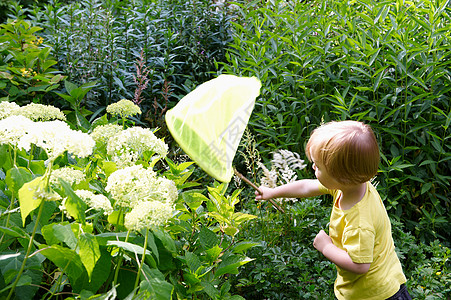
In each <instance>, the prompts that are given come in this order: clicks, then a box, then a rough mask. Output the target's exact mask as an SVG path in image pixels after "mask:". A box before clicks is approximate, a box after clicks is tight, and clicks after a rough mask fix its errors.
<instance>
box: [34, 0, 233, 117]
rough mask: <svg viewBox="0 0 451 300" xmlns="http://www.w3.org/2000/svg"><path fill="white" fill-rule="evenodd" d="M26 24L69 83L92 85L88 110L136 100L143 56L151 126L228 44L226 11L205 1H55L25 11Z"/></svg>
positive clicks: (146, 107)
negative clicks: (35, 28) (35, 27)
mask: <svg viewBox="0 0 451 300" xmlns="http://www.w3.org/2000/svg"><path fill="white" fill-rule="evenodd" d="M30 18H31V19H32V20H33V22H34V23H36V24H40V26H43V27H44V32H43V33H42V35H43V36H44V37H45V38H46V39H47V40H49V42H51V43H52V44H53V54H54V55H55V56H56V57H57V60H58V67H59V69H61V70H64V74H65V75H67V76H68V80H69V81H71V82H73V83H75V84H78V85H81V84H84V83H86V82H92V81H97V86H96V87H95V88H94V89H93V91H92V93H91V94H90V95H88V99H87V106H88V109H98V108H100V107H105V106H107V105H109V104H110V103H113V102H115V101H117V100H119V99H122V98H125V99H134V97H135V94H134V92H133V91H135V90H136V89H137V88H138V87H137V83H136V81H135V79H134V76H135V75H136V74H137V66H138V62H139V61H140V60H141V58H142V59H143V65H142V67H143V68H142V70H141V71H143V70H144V68H147V73H145V72H141V75H143V76H145V77H146V78H147V79H148V80H149V82H148V86H147V88H146V89H145V90H143V93H142V97H143V101H142V103H141V104H140V105H141V107H142V108H143V111H144V112H145V114H143V119H146V118H148V119H149V122H155V121H156V120H153V118H154V117H155V116H158V117H159V118H160V119H161V118H162V114H161V115H159V113H161V112H162V111H163V112H164V109H165V107H166V106H167V105H172V104H170V103H169V102H171V101H175V100H177V99H178V98H179V97H180V95H184V94H185V93H186V92H187V91H189V90H191V89H192V88H193V87H194V86H195V85H197V84H199V83H201V82H203V81H206V80H208V79H211V76H212V75H211V74H210V72H211V71H214V62H215V61H216V60H219V61H221V60H223V58H224V54H225V48H226V45H227V43H228V41H229V39H230V38H229V36H228V31H229V28H228V27H229V25H228V24H229V22H228V16H227V14H226V12H225V11H223V10H219V11H216V10H215V9H214V7H212V6H211V5H210V4H208V3H207V2H206V1H178V0H172V1H150V0H143V1H113V0H109V1H100V0H84V1H77V2H74V3H70V4H67V5H63V4H61V3H60V2H58V1H55V2H54V3H53V4H49V5H46V6H45V8H44V9H39V10H35V11H32V12H30ZM141 51H142V53H141ZM135 100H136V101H138V99H135Z"/></svg>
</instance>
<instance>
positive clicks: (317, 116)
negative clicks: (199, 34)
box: [218, 0, 451, 241]
mask: <svg viewBox="0 0 451 300" xmlns="http://www.w3.org/2000/svg"><path fill="white" fill-rule="evenodd" d="M447 3H448V1H445V0H438V1H413V2H408V3H407V2H404V1H401V0H399V1H382V2H381V1H373V0H363V1H319V2H310V1H307V2H301V1H268V2H266V3H265V4H262V3H260V2H256V1H253V2H246V3H244V4H242V5H241V6H240V8H239V10H238V12H237V17H236V19H235V22H234V34H233V38H234V42H233V43H232V44H231V46H230V48H229V51H228V53H227V59H228V62H227V63H225V64H221V65H218V67H219V66H221V67H222V68H223V71H225V72H228V73H233V74H241V75H245V76H256V77H258V78H259V79H260V80H261V81H262V91H261V99H260V100H259V101H258V102H257V104H256V108H255V110H254V114H253V116H252V117H251V121H250V128H251V130H252V131H253V132H254V133H255V134H256V140H257V141H258V143H259V149H260V151H261V152H262V153H263V154H266V153H267V152H269V151H274V150H275V149H280V148H282V149H289V150H291V151H294V152H298V153H302V152H303V150H304V144H305V143H306V141H307V140H308V137H309V134H310V132H311V131H312V130H313V129H314V128H315V127H317V126H318V125H319V124H321V122H323V121H329V120H343V119H352V120H359V121H364V122H366V123H368V124H370V125H371V126H372V127H373V129H374V130H375V132H376V134H377V137H378V140H379V142H380V145H381V150H382V154H383V155H382V162H381V165H380V174H381V175H380V176H379V177H378V179H377V180H378V181H379V186H378V189H379V190H380V191H381V195H382V196H383V200H384V201H385V203H386V206H387V209H388V210H389V212H390V213H392V214H394V215H395V216H396V217H397V218H398V219H402V220H408V224H407V226H408V227H407V228H408V229H409V230H411V231H413V232H415V235H416V236H418V237H419V238H420V240H421V241H429V240H432V239H434V238H436V237H440V238H441V239H449V232H450V227H449V226H450V225H449V222H446V220H447V219H449V216H450V210H449V209H450V203H449V199H450V179H451V177H450V170H451V160H450V158H451V155H450V153H451V152H450V146H449V145H450V143H449V137H450V131H449V130H450V126H449V125H450V123H451V108H450V101H449V99H450V96H451V85H450V82H451V74H450V72H449V69H450V68H449V63H450V61H451V60H450V53H451V52H450V49H451V36H450V34H449V31H450V29H451V27H450V26H451V22H450V19H451V11H450V10H449V6H448V5H447ZM425 145H426V146H425Z"/></svg>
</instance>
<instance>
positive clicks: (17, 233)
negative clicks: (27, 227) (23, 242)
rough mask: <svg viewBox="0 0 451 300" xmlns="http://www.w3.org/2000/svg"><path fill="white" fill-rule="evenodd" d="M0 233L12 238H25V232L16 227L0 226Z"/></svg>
mask: <svg viewBox="0 0 451 300" xmlns="http://www.w3.org/2000/svg"><path fill="white" fill-rule="evenodd" d="M10 226H11V225H10ZM0 231H1V232H3V233H5V234H7V235H9V236H12V237H14V238H27V234H26V232H25V231H23V230H22V229H21V228H19V227H17V226H13V227H12V228H11V227H4V226H0Z"/></svg>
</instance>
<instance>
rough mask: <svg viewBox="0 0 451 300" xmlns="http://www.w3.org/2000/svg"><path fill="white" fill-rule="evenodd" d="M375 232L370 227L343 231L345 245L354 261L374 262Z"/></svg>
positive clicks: (362, 262) (361, 262)
mask: <svg viewBox="0 0 451 300" xmlns="http://www.w3.org/2000/svg"><path fill="white" fill-rule="evenodd" d="M374 239H375V235H374V232H373V231H371V230H368V229H362V228H357V229H350V230H345V232H343V247H344V248H345V250H346V251H347V252H348V254H349V256H350V257H351V259H352V261H353V262H355V263H360V264H365V263H372V262H373V250H374Z"/></svg>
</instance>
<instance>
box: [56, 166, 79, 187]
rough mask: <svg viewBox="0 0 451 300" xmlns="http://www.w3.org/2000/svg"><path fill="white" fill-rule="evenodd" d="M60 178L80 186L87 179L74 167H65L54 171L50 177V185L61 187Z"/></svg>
mask: <svg viewBox="0 0 451 300" xmlns="http://www.w3.org/2000/svg"><path fill="white" fill-rule="evenodd" d="M59 178H61V179H62V180H64V181H66V182H67V183H69V184H71V185H72V184H74V183H75V184H79V183H80V182H82V181H83V180H85V179H86V176H85V174H84V173H83V172H82V171H80V170H75V169H74V168H72V167H63V168H59V169H55V170H52V174H51V175H50V183H51V184H54V185H59V180H58V179H59Z"/></svg>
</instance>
